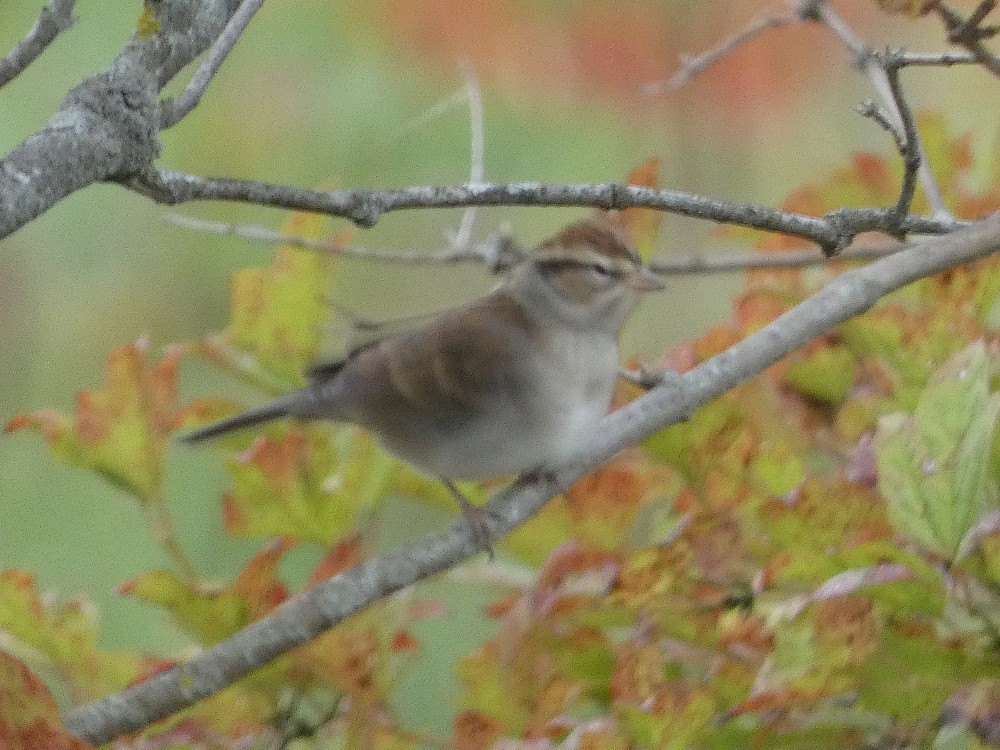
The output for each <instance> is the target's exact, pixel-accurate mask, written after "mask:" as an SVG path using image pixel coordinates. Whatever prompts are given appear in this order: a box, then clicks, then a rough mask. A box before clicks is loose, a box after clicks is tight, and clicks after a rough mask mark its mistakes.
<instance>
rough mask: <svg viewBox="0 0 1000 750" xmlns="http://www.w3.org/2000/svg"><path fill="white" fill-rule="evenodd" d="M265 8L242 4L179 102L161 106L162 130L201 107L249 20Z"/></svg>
mask: <svg viewBox="0 0 1000 750" xmlns="http://www.w3.org/2000/svg"><path fill="white" fill-rule="evenodd" d="M263 4H264V0H243V2H242V3H241V4H240V7H239V8H238V9H237V11H236V12H235V13H233V15H232V17H231V18H230V19H229V23H227V24H226V27H225V28H224V29H223V30H222V33H221V34H219V37H218V39H216V40H215V43H214V44H213V45H212V47H211V49H209V51H208V55H207V56H206V57H205V59H204V60H203V61H202V63H201V65H200V66H198V70H197V71H196V72H195V74H194V76H192V77H191V80H190V81H188V85H187V86H186V87H185V88H184V91H182V92H181V95H180V96H178V97H177V98H176V99H168V100H166V101H164V102H162V103H161V105H160V127H161V128H163V129H166V128H169V127H171V126H172V125H176V124H177V123H178V122H180V121H181V120H182V119H184V117H186V116H187V115H188V114H189V113H190V112H191V110H193V109H194V108H195V107H197V106H198V102H200V101H201V97H202V95H203V94H204V93H205V89H207V88H208V84H209V83H211V81H212V78H214V77H215V74H216V73H217V72H218V70H219V68H220V67H221V65H222V62H223V61H224V60H225V59H226V57H228V56H229V53H230V52H231V51H232V49H233V47H235V46H236V42H237V41H239V38H240V36H242V34H243V32H244V30H246V27H247V26H248V25H249V24H250V20H251V19H252V18H253V17H254V14H256V13H257V11H258V10H260V7H261V6H262V5H263Z"/></svg>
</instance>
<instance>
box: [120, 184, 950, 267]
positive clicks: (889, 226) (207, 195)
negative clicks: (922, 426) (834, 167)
mask: <svg viewBox="0 0 1000 750" xmlns="http://www.w3.org/2000/svg"><path fill="white" fill-rule="evenodd" d="M134 187H135V188H136V189H138V190H140V191H142V192H144V193H145V194H147V195H149V196H150V197H151V198H153V199H154V200H157V201H159V202H161V203H166V204H170V205H176V204H178V203H185V202H188V201H194V200H228V201H239V202H243V203H254V204H258V205H262V206H272V207H275V208H287V209H293V210H299V211H314V212H317V213H323V214H327V215H329V216H339V217H343V218H346V219H350V220H351V221H353V222H354V223H355V224H357V225H359V226H362V227H370V226H373V225H374V224H375V223H376V222H377V221H378V220H379V218H380V217H381V216H382V215H383V214H386V213H389V212H391V211H402V210H406V209H414V208H455V207H459V206H584V207H596V208H603V209H606V210H618V209H622V208H628V207H629V206H645V207H648V208H655V209H657V210H660V211H669V212H671V213H676V214H680V215H682V216H691V217H694V218H698V219H706V220H708V221H715V222H719V223H722V224H736V225H739V226H744V227H750V228H753V229H762V230H765V231H769V232H780V233H782V234H790V235H794V236H796V237H802V238H803V239H806V240H809V241H811V242H815V243H816V244H817V245H819V246H820V247H821V248H822V249H823V251H824V252H825V253H827V254H828V255H835V254H837V253H838V252H840V251H841V250H843V249H844V248H846V247H847V246H848V245H850V243H851V241H852V240H853V239H854V238H855V237H856V236H857V235H858V234H860V233H861V232H872V231H874V232H884V233H886V234H890V235H893V234H896V233H897V232H898V231H899V230H900V229H901V230H902V231H904V232H906V233H910V232H915V233H918V234H942V233H945V232H950V231H952V230H954V229H956V228H958V227H960V226H963V225H964V223H965V222H959V221H955V220H954V219H944V218H940V219H931V218H926V217H922V216H907V217H906V218H904V219H903V220H902V221H901V222H897V221H896V218H897V217H896V216H895V214H894V212H893V210H892V209H878V208H864V209H840V210H838V211H833V212H831V213H829V214H827V215H826V216H822V217H816V216H807V215H805V214H798V213H793V212H791V211H781V210H778V209H773V208H767V207H765V206H758V205H755V204H752V203H738V202H734V201H724V200H719V199H716V198H706V197H704V196H701V195H695V194H693V193H685V192H681V191H678V190H656V189H654V188H648V187H640V186H637V185H623V184H620V183H611V182H609V183H598V184H582V185H547V184H543V183H538V182H519V183H511V184H497V183H488V182H487V183H481V184H477V185H417V186H413V187H408V188H395V189H386V190H364V189H355V190H308V189H305V188H296V187H290V186H285V185H274V184H271V183H266V182H255V181H252V180H234V179H220V178H213V177H199V176H196V175H190V174H184V173H181V172H174V171H172V170H166V169H159V170H157V171H156V172H155V174H154V175H153V177H152V178H150V177H149V176H148V175H147V176H146V177H145V179H144V181H143V182H142V183H141V184H140V185H137V186H134Z"/></svg>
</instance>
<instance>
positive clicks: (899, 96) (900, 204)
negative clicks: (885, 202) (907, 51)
mask: <svg viewBox="0 0 1000 750" xmlns="http://www.w3.org/2000/svg"><path fill="white" fill-rule="evenodd" d="M882 60H883V68H884V69H885V73H886V77H887V78H888V81H889V91H890V92H891V93H892V99H893V102H894V103H895V105H896V111H897V112H898V113H899V118H900V120H901V121H902V123H903V138H902V139H898V138H897V139H896V145H897V146H898V148H899V155H900V156H901V157H903V184H902V186H901V187H900V189H899V198H897V199H896V208H895V210H896V215H897V216H899V217H900V219H902V218H903V217H904V216H906V215H907V214H909V212H910V206H911V205H912V204H913V196H914V194H915V193H916V190H917V172H918V171H919V169H920V164H921V161H922V160H921V158H920V147H919V145H918V144H919V143H920V136H919V135H918V134H917V124H916V122H915V121H914V119H913V111H912V110H911V109H910V105H909V104H908V103H907V101H906V97H905V96H904V95H903V89H902V86H901V85H900V83H899V64H898V62H897V61H896V59H895V56H894V53H893V52H891V51H890V52H887V53H886V54H885V55H883V56H882Z"/></svg>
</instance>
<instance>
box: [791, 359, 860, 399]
mask: <svg viewBox="0 0 1000 750" xmlns="http://www.w3.org/2000/svg"><path fill="white" fill-rule="evenodd" d="M786 378H787V379H788V382H789V383H791V384H792V385H793V386H795V387H796V388H798V389H799V391H800V392H802V393H804V394H805V395H806V396H809V397H810V398H814V399H816V400H818V401H824V402H826V403H828V404H838V403H840V402H841V401H843V400H844V397H845V396H847V394H848V392H849V391H850V389H851V386H852V385H853V384H854V355H853V354H851V352H850V351H849V350H848V349H847V348H846V347H844V346H824V347H821V348H820V349H818V350H817V351H815V352H813V353H812V354H810V355H808V356H806V357H805V358H802V359H797V360H795V361H792V362H791V363H789V365H788V372H787V374H786Z"/></svg>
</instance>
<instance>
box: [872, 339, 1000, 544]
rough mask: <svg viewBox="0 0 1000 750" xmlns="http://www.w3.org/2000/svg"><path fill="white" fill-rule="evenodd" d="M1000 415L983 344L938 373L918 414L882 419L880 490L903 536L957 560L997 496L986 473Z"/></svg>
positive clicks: (922, 398) (877, 439) (878, 436)
mask: <svg viewBox="0 0 1000 750" xmlns="http://www.w3.org/2000/svg"><path fill="white" fill-rule="evenodd" d="M998 410H1000V400H998V398H997V397H996V396H992V395H991V394H990V391H989V363H988V361H987V358H986V352H985V347H984V346H983V344H982V343H976V344H973V345H972V346H970V347H969V348H967V349H966V350H964V351H963V352H960V353H959V354H957V355H955V356H953V357H952V358H951V359H950V360H949V361H948V362H947V363H945V365H944V366H942V367H941V368H940V369H939V370H938V371H937V372H936V373H934V375H933V376H932V377H931V379H930V382H929V383H928V385H927V387H926V388H925V389H924V392H923V393H922V394H921V396H920V399H919V402H918V403H917V407H916V409H915V411H914V412H913V414H900V413H897V414H891V415H888V416H886V417H883V418H882V419H880V420H879V424H878V430H877V433H876V437H875V450H876V454H877V460H878V468H879V490H880V492H881V493H882V494H883V496H884V497H885V498H886V502H887V504H888V508H889V515H890V518H891V519H892V521H893V523H894V524H895V526H896V527H897V528H898V529H899V530H900V531H901V532H903V533H905V534H907V535H908V536H910V537H911V538H912V539H913V540H914V541H916V542H919V543H920V544H922V545H923V546H925V547H927V548H928V549H930V550H933V551H935V552H938V553H941V554H945V555H948V556H952V555H954V553H955V552H956V550H957V549H958V545H959V543H960V542H961V540H962V537H963V536H964V535H965V534H966V532H967V531H968V530H969V529H970V528H971V527H972V525H973V524H974V523H975V522H976V521H977V520H978V519H979V518H980V517H981V516H982V515H983V513H984V512H985V510H986V508H987V507H988V504H989V503H990V502H991V501H992V498H993V494H994V493H993V491H992V487H991V486H990V482H991V479H990V477H989V474H988V468H989V457H990V451H991V449H992V442H993V431H994V428H995V427H996V421H997V413H998Z"/></svg>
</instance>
